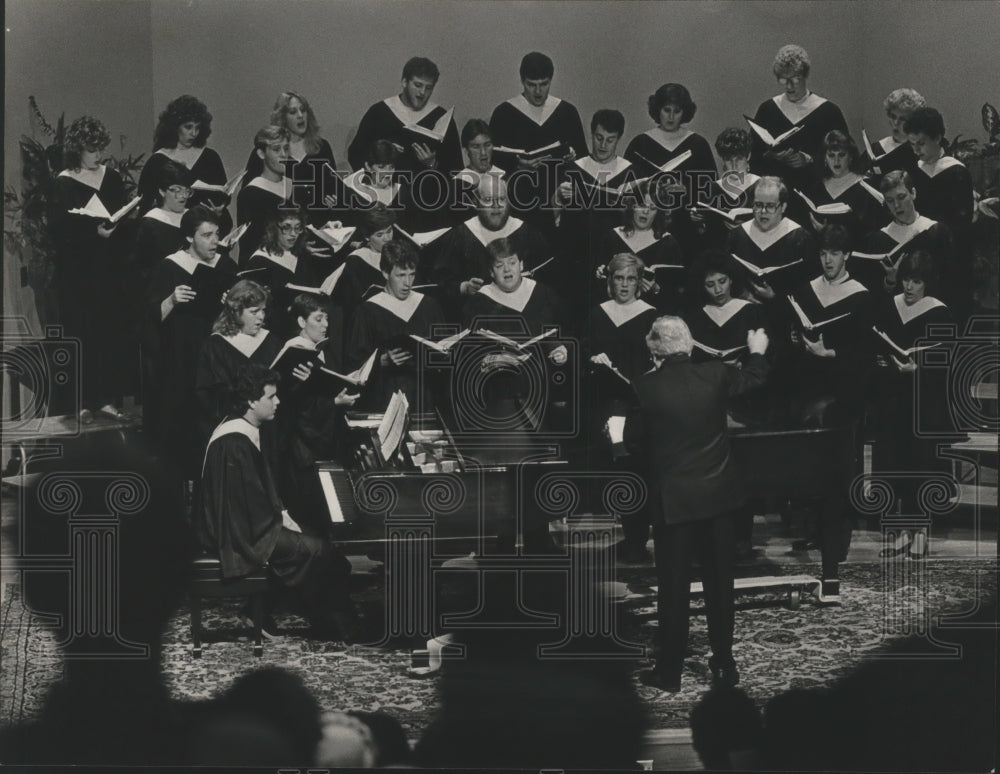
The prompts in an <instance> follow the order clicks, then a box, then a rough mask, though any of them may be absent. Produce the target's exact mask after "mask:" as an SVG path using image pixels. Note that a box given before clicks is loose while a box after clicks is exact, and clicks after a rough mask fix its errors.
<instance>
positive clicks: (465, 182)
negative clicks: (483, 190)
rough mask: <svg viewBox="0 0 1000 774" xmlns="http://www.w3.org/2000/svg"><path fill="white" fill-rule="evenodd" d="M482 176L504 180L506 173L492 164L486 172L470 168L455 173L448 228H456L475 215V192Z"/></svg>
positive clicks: (476, 200)
mask: <svg viewBox="0 0 1000 774" xmlns="http://www.w3.org/2000/svg"><path fill="white" fill-rule="evenodd" d="M484 175H491V176H493V177H496V178H499V179H504V178H506V176H507V173H506V172H504V171H503V170H502V169H500V167H498V166H497V165H496V164H493V165H492V166H491V167H490V168H489V169H488V170H487V171H486V172H477V171H476V170H474V169H472V168H471V167H465V168H464V169H461V170H459V171H458V172H456V173H455V177H454V179H453V181H452V197H453V198H452V201H453V203H454V207H453V211H452V212H451V213H450V214H451V222H449V223H448V225H450V226H457V225H458V224H459V223H461V222H462V221H463V220H466V219H467V218H468V217H469V216H471V215H475V214H476V207H478V206H479V199H478V198H477V196H476V191H477V190H478V188H479V181H480V180H481V179H482V178H483V176H484Z"/></svg>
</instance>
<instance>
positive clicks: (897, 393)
mask: <svg viewBox="0 0 1000 774" xmlns="http://www.w3.org/2000/svg"><path fill="white" fill-rule="evenodd" d="M935 263H936V262H935V260H934V257H933V256H932V255H931V254H930V253H928V252H925V251H923V250H919V249H918V250H914V251H912V252H910V253H907V255H906V257H904V258H903V260H902V262H901V263H900V266H899V272H898V277H899V283H900V285H901V288H902V290H901V292H900V293H897V294H896V295H894V296H891V297H889V296H887V297H884V298H883V299H881V300H880V304H879V305H878V307H877V308H876V314H875V327H876V328H877V329H878V331H881V333H882V334H884V335H885V336H886V337H888V338H889V339H890V340H891V341H892V344H894V345H895V346H896V347H898V348H899V349H900V350H903V352H897V351H896V350H895V349H894V348H893V347H892V346H891V345H889V344H887V343H886V342H885V341H884V339H882V337H881V336H878V334H876V336H877V338H876V339H875V346H876V352H877V353H878V356H877V359H876V363H877V367H876V369H875V389H874V391H873V395H874V407H875V412H874V419H875V434H876V435H875V444H874V446H873V447H872V473H873V474H874V475H876V476H877V475H878V474H880V473H885V474H887V475H890V476H891V475H892V474H893V473H905V474H908V476H910V477H908V478H905V479H902V480H894V481H893V482H892V483H893V489H894V490H895V493H896V494H897V495H898V496H899V499H898V503H897V507H898V511H897V508H894V509H893V511H894V512H899V513H903V514H919V513H921V512H922V510H921V508H920V507H919V505H918V502H917V490H918V489H919V488H920V484H921V483H922V482H921V480H920V479H919V478H913V477H912V476H913V474H918V475H919V474H920V473H926V474H928V475H930V474H933V473H948V472H949V471H950V470H951V462H950V460H948V459H941V458H940V457H939V456H938V454H937V445H938V444H939V443H941V438H942V436H941V433H940V432H934V433H932V434H930V435H928V434H926V433H921V432H920V430H921V429H924V430H926V429H929V428H935V430H936V431H940V430H942V429H944V430H947V429H950V428H943V427H942V425H941V423H942V421H947V417H948V414H949V410H948V400H949V397H948V396H949V392H948V383H947V382H948V369H941V368H928V367H924V366H920V365H918V363H921V362H922V358H921V356H920V349H919V348H920V347H921V346H924V347H927V346H932V345H933V341H928V339H929V337H930V333H931V331H930V327H929V326H932V325H949V324H952V323H953V318H952V315H951V312H950V311H949V309H948V307H947V306H945V305H944V303H943V302H941V301H940V300H939V299H937V298H935V297H934V296H933V295H930V294H929V293H928V292H927V291H928V290H931V289H933V287H934V285H935V283H936V281H937V278H938V273H937V269H936V266H935ZM913 348H917V349H915V350H914V349H913ZM904 352H905V353H907V354H904ZM918 382H919V386H918V384H917V383H918ZM918 396H919V403H917V398H918ZM890 541H891V542H890V543H889V544H888V545H887V546H886V547H885V548H884V549H883V550H882V552H881V555H882V556H883V557H887V556H899V555H901V554H903V553H909V556H910V557H911V558H913V559H922V558H924V557H925V556H926V555H927V533H926V530H923V529H917V530H901V531H900V532H898V533H896V534H893V535H892V536H891V537H890Z"/></svg>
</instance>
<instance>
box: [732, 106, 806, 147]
mask: <svg viewBox="0 0 1000 774" xmlns="http://www.w3.org/2000/svg"><path fill="white" fill-rule="evenodd" d="M743 117H744V118H745V119H746V121H747V123H748V124H749V125H750V128H751V129H752V130H753V132H754V134H756V135H757V136H758V137H760V139H761V140H763V141H764V143H765V144H767V145H768V146H770V147H772V148H775V147H777V146H778V145H781V143H783V142H785V141H786V140H788V138H790V137H791V136H792V135H793V134H797V133H798V132H799V131H800V130H801V129H802V126H801V125H799V126H793V127H792V128H791V129H789V130H788V131H787V132H782V133H781V134H779V135H778V136H777V137H775V136H774V135H773V134H771V133H770V132H769V131H767V129H765V128H764V127H763V126H761V125H760V124H758V123H757V122H756V121H754V120H753V119H752V118H750V116H748V115H746V114H744V115H743Z"/></svg>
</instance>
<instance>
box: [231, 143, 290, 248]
mask: <svg viewBox="0 0 1000 774" xmlns="http://www.w3.org/2000/svg"><path fill="white" fill-rule="evenodd" d="M289 136H290V135H289V134H288V130H287V129H284V128H282V127H280V126H265V127H264V128H263V129H261V130H260V131H258V132H257V135H256V136H255V137H254V140H253V144H254V153H256V154H257V156H258V157H259V158H260V159H261V161H262V162H263V168H262V169H261V173H260V174H259V175H258V176H257V177H255V178H253V179H252V180H250V182H248V183H247V184H246V185H244V186H243V188H242V190H241V191H240V193H239V195H238V196H237V197H236V221H237V223H239V224H240V225H243V224H244V223H249V224H250V227H249V228H248V229H247V230H246V232H244V234H243V236H241V237H240V264H241V265H242V264H245V263H246V261H247V258H249V257H250V256H251V255H253V254H254V253H255V252H256V251H257V249H258V248H259V247H260V243H261V241H262V240H263V238H264V229H265V228H266V226H267V220H268V218H269V217H271V215H272V213H274V212H275V211H276V210H278V209H279V208H280V207H290V206H293V205H291V195H292V188H291V181H290V180H289V179H288V178H287V177H285V159H287V158H288V153H289Z"/></svg>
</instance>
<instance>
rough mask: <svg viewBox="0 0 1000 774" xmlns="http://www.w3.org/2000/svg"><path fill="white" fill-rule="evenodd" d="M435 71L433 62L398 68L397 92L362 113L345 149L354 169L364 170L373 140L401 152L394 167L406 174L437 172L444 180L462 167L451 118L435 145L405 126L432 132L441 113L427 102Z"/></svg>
mask: <svg viewBox="0 0 1000 774" xmlns="http://www.w3.org/2000/svg"><path fill="white" fill-rule="evenodd" d="M439 77H440V71H439V70H438V67H437V65H436V64H434V62H432V61H431V60H430V59H424V58H423V57H413V58H412V59H410V60H409V61H407V63H406V64H405V65H404V66H403V76H402V81H401V84H400V91H399V94H397V95H395V96H392V97H387V98H386V99H384V100H382V101H381V102H376V103H375V104H374V105H372V106H371V107H370V108H368V110H367V111H366V112H365V114H364V116H362V118H361V123H359V124H358V131H357V133H356V134H355V135H354V139H353V140H352V141H351V144H350V146H349V147H348V149H347V159H348V161H349V162H350V164H351V168H352V169H354V170H355V171H357V170H360V169H361V168H362V167H363V166H364V162H365V157H366V156H367V154H368V149H369V148H371V146H372V144H373V143H374V142H375V141H376V140H388V141H389V142H392V143H395V144H397V145H399V146H401V147H402V148H403V153H402V155H401V157H400V159H399V163H398V168H399V169H400V170H401V171H403V172H405V173H408V174H410V175H413V174H416V173H418V172H423V171H426V170H429V169H430V170H437V171H438V172H440V173H442V175H444V176H445V177H446V178H448V177H451V175H453V174H454V173H455V172H456V171H457V170H459V169H461V168H462V149H461V147H460V145H459V141H458V129H457V128H456V126H455V120H454V118H449V119H448V123H447V126H446V127H442V128H443V129H444V137H443V139H441V140H440V141H436V140H433V139H431V138H430V137H427V136H425V135H423V134H420V133H416V132H413V131H410V130H408V129H407V128H406V127H407V126H410V125H412V124H417V125H419V126H422V127H424V128H425V129H434V128H435V126H436V125H437V124H438V123H439V122H441V121H442V119H443V118H444V117H445V115H446V113H447V112H448V111H446V110H445V109H444V108H443V107H441V106H440V105H438V104H436V103H434V102H432V101H431V95H432V94H433V93H434V87H435V86H436V85H437V82H438V78H439Z"/></svg>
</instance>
